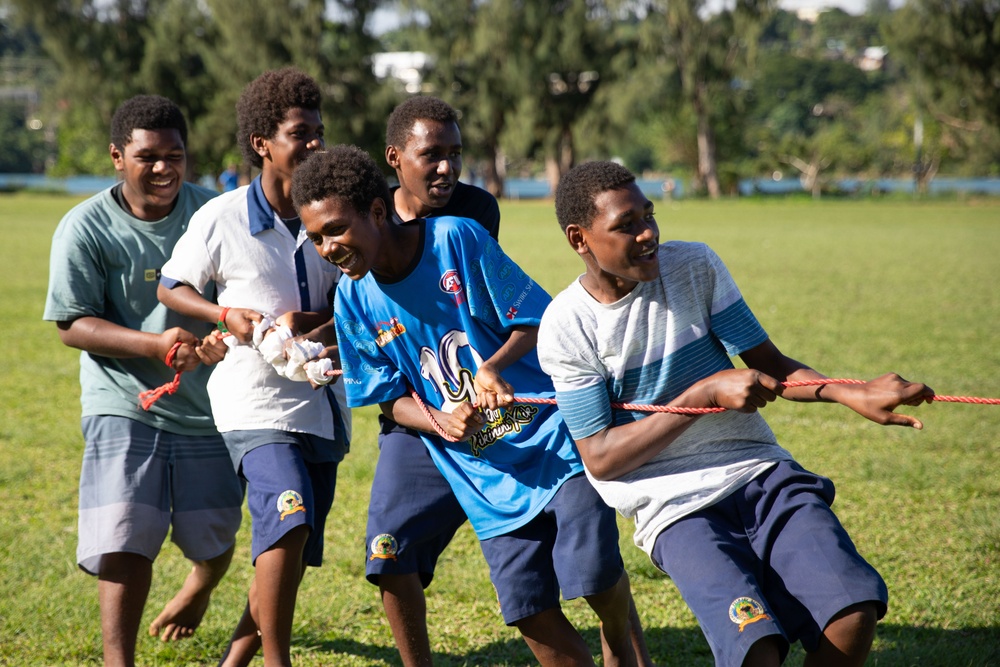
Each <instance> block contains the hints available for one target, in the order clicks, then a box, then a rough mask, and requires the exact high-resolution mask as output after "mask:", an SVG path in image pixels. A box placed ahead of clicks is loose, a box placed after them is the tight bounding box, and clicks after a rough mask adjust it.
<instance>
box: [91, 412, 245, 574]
mask: <svg viewBox="0 0 1000 667" xmlns="http://www.w3.org/2000/svg"><path fill="white" fill-rule="evenodd" d="M81 426H82V428H83V439H84V452H83V466H82V469H81V472H80V505H79V507H80V514H79V543H78V545H77V552H76V557H77V563H79V565H80V568H81V569H82V570H84V571H85V572H88V573H90V574H100V570H101V557H102V556H103V555H104V554H110V553H120V552H125V553H134V554H139V555H142V556H145V557H146V558H148V559H149V560H155V559H156V556H157V554H159V552H160V547H161V546H162V545H163V540H164V539H166V537H167V532H168V530H169V532H170V539H171V541H173V542H174V544H176V545H177V546H178V547H180V550H181V551H182V552H183V553H184V555H185V556H186V557H187V558H190V559H191V560H197V561H202V560H209V559H211V558H215V557H216V556H220V555H222V554H223V553H225V552H226V551H227V550H228V549H229V548H231V547H232V546H233V544H234V543H235V541H236V531H237V530H239V527H240V521H241V520H242V519H243V509H242V505H243V485H242V483H241V482H240V479H239V477H237V475H236V473H235V472H234V471H233V466H232V463H231V462H230V460H229V453H228V451H227V450H226V446H225V444H224V443H223V442H222V438H220V437H219V436H218V435H217V434H216V435H210V436H191V435H178V434H176V433H169V432H167V431H163V430H160V429H156V428H153V427H151V426H147V425H146V424H143V423H142V422H138V421H135V420H134V419H128V418H126V417H115V416H110V415H102V416H93V417H84V418H83V419H82V421H81Z"/></svg>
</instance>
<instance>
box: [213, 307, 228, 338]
mask: <svg viewBox="0 0 1000 667" xmlns="http://www.w3.org/2000/svg"><path fill="white" fill-rule="evenodd" d="M228 314H229V306H226V307H225V308H223V309H222V314H221V315H219V321H218V322H216V327H217V328H218V329H219V331H221V332H222V333H229V329H227V328H226V315H228Z"/></svg>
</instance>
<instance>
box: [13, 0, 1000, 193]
mask: <svg viewBox="0 0 1000 667" xmlns="http://www.w3.org/2000/svg"><path fill="white" fill-rule="evenodd" d="M715 4H716V3H712V6H713V7H714V5H715ZM387 8H388V9H393V10H395V11H396V12H397V15H398V16H400V17H401V21H400V24H399V25H398V26H396V27H394V28H393V29H392V30H390V31H388V32H377V31H375V30H374V29H373V17H374V15H375V13H376V11H377V10H380V9H387ZM998 15H1000V3H997V2H996V0H907V1H906V3H905V4H904V5H902V6H901V7H898V8H893V7H892V6H891V5H890V4H889V1H888V0H870V4H869V5H868V7H867V10H866V12H865V13H864V14H862V15H860V16H854V15H851V14H848V13H845V12H843V11H841V10H837V9H831V10H827V11H824V12H821V13H819V14H818V16H816V17H815V18H814V20H807V19H806V18H802V17H800V16H798V15H796V14H795V13H792V12H788V11H784V10H782V9H780V8H778V7H777V5H776V2H775V0H731V1H729V2H726V3H724V5H723V7H722V9H721V10H717V11H709V3H707V2H705V1H704V0H503V1H501V0H492V1H491V0H434V1H432V0H395V1H392V2H389V1H386V0H337V1H332V0H331V1H325V0H0V130H2V131H3V133H4V136H5V139H6V141H5V143H6V148H5V150H4V151H0V171H47V172H48V173H50V174H52V175H68V174H102V173H107V172H108V169H109V161H108V159H107V144H108V137H107V128H108V125H109V123H110V119H111V115H112V113H113V111H114V109H115V107H116V106H117V105H118V104H119V103H120V102H121V101H122V100H124V99H126V98H128V97H130V96H132V95H135V94H138V93H158V94H161V95H165V96H167V97H169V98H171V99H173V100H174V101H175V102H177V103H178V104H179V105H180V106H181V108H182V109H183V110H184V112H185V114H186V115H187V118H188V121H189V123H190V126H191V132H190V139H189V143H190V145H191V146H190V147H191V160H190V162H191V165H192V167H191V168H192V170H193V174H192V175H193V176H194V175H200V174H217V173H218V172H219V171H220V170H221V169H222V168H223V167H224V166H225V165H226V164H228V163H239V159H240V158H239V151H238V149H237V148H236V144H235V139H234V135H235V131H236V121H235V112H234V107H235V102H236V100H237V98H238V96H239V92H240V90H241V89H242V88H243V86H244V85H245V84H246V83H247V82H249V81H250V80H252V79H253V78H254V77H255V76H257V75H258V74H259V73H260V72H262V71H263V70H265V69H269V68H274V67H280V66H284V65H288V64H294V65H296V66H298V67H300V68H301V69H303V70H304V71H306V72H308V73H309V74H310V75H312V76H313V77H314V78H316V80H317V81H319V82H321V85H322V86H323V93H324V120H325V121H326V126H327V140H328V143H340V142H346V143H355V144H358V145H360V146H362V147H364V148H365V149H366V150H369V151H370V152H371V153H372V154H374V155H376V156H378V155H380V154H381V153H382V148H383V146H384V136H383V132H384V123H385V119H386V117H387V116H388V113H389V111H390V110H391V109H392V107H393V106H394V105H395V104H397V103H398V102H399V101H401V100H402V99H404V98H405V97H406V96H407V95H409V94H412V93H413V90H412V89H411V90H407V89H406V88H404V86H403V85H402V84H401V83H400V82H399V81H398V80H397V79H394V78H392V77H385V78H379V77H376V75H375V74H374V73H373V69H372V62H373V58H374V57H375V56H376V54H380V53H385V52H396V51H411V52H423V53H425V54H427V55H428V63H429V64H428V65H427V66H426V67H424V68H423V70H422V71H421V72H420V74H421V83H420V86H419V91H417V92H423V93H427V94H434V95H437V96H439V97H441V98H443V99H445V100H446V101H448V102H449V103H451V104H452V105H453V106H455V107H456V108H457V109H459V110H460V111H461V113H462V120H461V126H462V131H463V139H464V143H465V154H466V164H467V169H471V170H474V171H475V174H476V176H477V177H479V178H480V179H481V181H482V182H483V183H484V185H485V187H486V188H487V189H489V190H490V191H492V192H494V193H495V194H501V195H502V194H503V191H504V180H505V179H506V178H508V177H509V176H529V175H530V176H538V175H543V174H544V175H545V176H546V177H547V178H548V179H549V181H550V182H553V183H554V182H555V181H557V179H558V177H559V176H560V175H561V174H562V173H563V172H565V170H566V169H568V168H569V167H570V166H572V165H573V164H574V163H575V162H578V161H580V160H583V159H587V158H592V157H602V158H605V157H616V158H620V159H621V160H623V161H624V163H625V164H626V165H627V166H629V167H630V168H631V169H633V170H634V171H636V172H638V173H655V174H659V175H672V176H674V177H676V178H684V179H685V180H686V181H687V182H688V183H689V188H688V190H689V192H695V193H701V194H705V195H707V196H711V197H717V196H721V195H725V194H729V193H734V192H736V188H737V185H738V183H739V181H740V180H741V179H744V178H752V177H761V176H767V175H772V174H775V175H777V174H782V175H786V177H790V178H800V179H801V180H802V182H803V184H804V186H805V187H806V189H807V190H810V191H812V192H814V194H817V195H818V194H819V193H820V192H821V191H822V189H823V188H824V187H826V186H827V184H829V183H831V182H832V181H833V179H834V178H837V177H844V176H851V177H858V178H867V179H875V178H884V177H894V178H899V177H913V178H915V179H916V182H917V183H918V186H921V187H926V185H927V183H928V182H929V181H930V179H932V178H933V177H934V176H935V175H936V174H937V173H939V172H944V173H949V174H953V175H975V176H992V175H997V174H1000V23H998ZM244 169H248V167H244Z"/></svg>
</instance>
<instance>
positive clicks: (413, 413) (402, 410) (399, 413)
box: [379, 396, 448, 435]
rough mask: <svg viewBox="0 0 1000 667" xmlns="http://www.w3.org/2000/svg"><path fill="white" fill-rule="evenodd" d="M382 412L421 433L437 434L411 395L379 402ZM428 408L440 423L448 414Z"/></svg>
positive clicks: (398, 422)
mask: <svg viewBox="0 0 1000 667" xmlns="http://www.w3.org/2000/svg"><path fill="white" fill-rule="evenodd" d="M379 407H380V408H381V409H382V414H383V415H385V416H386V417H388V418H389V419H391V420H392V421H394V422H396V423H397V424H399V425H400V426H405V427H406V428H412V429H413V430H415V431H421V432H423V433H432V434H435V435H436V434H437V432H436V431H435V430H434V427H433V426H431V423H430V422H429V421H427V416H426V415H425V414H424V413H423V412H422V411H421V410H420V406H419V405H418V404H417V402H416V401H415V400H414V399H413V397H411V396H400V397H399V398H396V399H393V400H391V401H384V402H382V403H379ZM428 410H430V411H431V414H432V415H434V419H435V420H437V422H438V423H439V424H440V423H441V422H442V420H443V419H447V417H448V415H447V414H446V413H444V412H441V411H440V410H437V409H435V408H431V407H429V406H428Z"/></svg>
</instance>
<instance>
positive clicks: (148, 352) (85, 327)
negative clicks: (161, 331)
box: [57, 317, 166, 359]
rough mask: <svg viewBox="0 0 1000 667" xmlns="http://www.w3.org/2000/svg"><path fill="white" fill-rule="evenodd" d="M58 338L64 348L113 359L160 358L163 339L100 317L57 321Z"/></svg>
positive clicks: (162, 352) (162, 355)
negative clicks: (72, 348)
mask: <svg viewBox="0 0 1000 667" xmlns="http://www.w3.org/2000/svg"><path fill="white" fill-rule="evenodd" d="M57 326H58V327H59V339H60V340H61V341H62V342H63V344H64V345H67V346H68V347H74V348H76V349H78V350H83V351H84V352H90V353H91V354H96V355H100V356H102V357H112V358H115V359H136V358H141V357H148V358H154V359H155V358H158V359H162V358H163V357H164V356H165V355H166V352H164V351H163V350H162V346H163V343H162V337H161V336H159V335H157V334H153V333H148V332H145V331H136V330H135V329H129V328H127V327H123V326H121V325H118V324H114V323H113V322H108V321H107V320H104V319H101V318H99V317H81V318H78V319H75V320H72V321H69V322H58V323H57Z"/></svg>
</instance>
